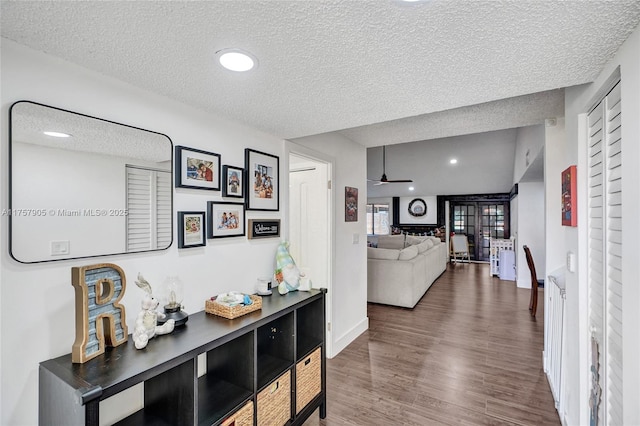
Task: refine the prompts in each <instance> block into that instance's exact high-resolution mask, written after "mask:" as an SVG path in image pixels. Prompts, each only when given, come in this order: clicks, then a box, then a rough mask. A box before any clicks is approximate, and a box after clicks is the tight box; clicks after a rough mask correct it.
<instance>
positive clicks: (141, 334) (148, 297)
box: [133, 274, 175, 349]
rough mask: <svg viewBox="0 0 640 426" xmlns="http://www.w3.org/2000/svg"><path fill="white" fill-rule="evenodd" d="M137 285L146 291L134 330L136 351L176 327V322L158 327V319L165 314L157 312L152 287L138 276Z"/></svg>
mask: <svg viewBox="0 0 640 426" xmlns="http://www.w3.org/2000/svg"><path fill="white" fill-rule="evenodd" d="M136 285H137V286H138V287H140V288H141V289H143V290H144V291H145V295H144V297H143V298H142V303H141V305H142V310H141V311H140V313H139V314H138V317H137V318H136V325H135V328H134V330H133V342H134V344H135V346H136V349H144V348H145V347H146V346H147V343H148V342H149V340H150V339H151V338H152V337H153V336H157V335H161V334H167V333H171V332H172V331H173V328H174V326H175V320H172V319H170V320H167V322H165V323H164V324H163V325H161V326H159V325H158V317H160V318H163V317H164V314H163V313H160V312H158V311H156V308H157V307H158V304H159V302H158V300H157V299H156V298H155V297H153V294H152V292H151V285H150V284H149V283H148V282H147V280H145V279H144V277H143V276H142V275H141V274H138V279H137V280H136Z"/></svg>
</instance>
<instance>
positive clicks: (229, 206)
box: [207, 201, 246, 239]
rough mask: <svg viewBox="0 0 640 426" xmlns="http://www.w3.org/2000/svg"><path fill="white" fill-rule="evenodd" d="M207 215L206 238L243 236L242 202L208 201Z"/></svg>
mask: <svg viewBox="0 0 640 426" xmlns="http://www.w3.org/2000/svg"><path fill="white" fill-rule="evenodd" d="M207 217H208V221H207V222H208V223H207V238H210V239H212V238H228V237H243V236H244V235H245V234H246V231H245V223H246V220H245V205H244V203H232V202H228V201H208V202H207ZM231 217H233V218H234V219H233V220H232V219H231Z"/></svg>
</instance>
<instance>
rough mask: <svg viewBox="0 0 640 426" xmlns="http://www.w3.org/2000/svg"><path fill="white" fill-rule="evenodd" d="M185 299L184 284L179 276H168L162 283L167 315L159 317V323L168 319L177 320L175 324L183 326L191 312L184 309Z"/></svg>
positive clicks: (163, 300)
mask: <svg viewBox="0 0 640 426" xmlns="http://www.w3.org/2000/svg"><path fill="white" fill-rule="evenodd" d="M183 299H184V285H183V284H182V281H181V280H180V278H178V277H177V276H171V277H167V278H166V279H165V280H164V282H163V283H162V299H161V300H162V302H163V303H165V305H164V313H165V317H164V318H162V319H160V318H158V324H159V325H162V324H164V323H165V322H167V320H170V319H173V320H175V326H176V327H178V326H181V325H183V324H184V323H186V322H187V321H188V320H189V314H187V313H186V312H185V311H183V310H182V300H183Z"/></svg>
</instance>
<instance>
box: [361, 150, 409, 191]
mask: <svg viewBox="0 0 640 426" xmlns="http://www.w3.org/2000/svg"><path fill="white" fill-rule="evenodd" d="M385 148H386V147H385V146H383V147H382V177H381V178H380V179H379V180H375V179H367V180H368V181H369V182H375V183H374V185H386V184H387V183H410V182H413V180H411V179H393V180H390V179H387V173H386V149H385Z"/></svg>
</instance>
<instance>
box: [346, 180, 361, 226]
mask: <svg viewBox="0 0 640 426" xmlns="http://www.w3.org/2000/svg"><path fill="white" fill-rule="evenodd" d="M344 221H345V222H357V221H358V188H353V187H351V186H345V187H344Z"/></svg>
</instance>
